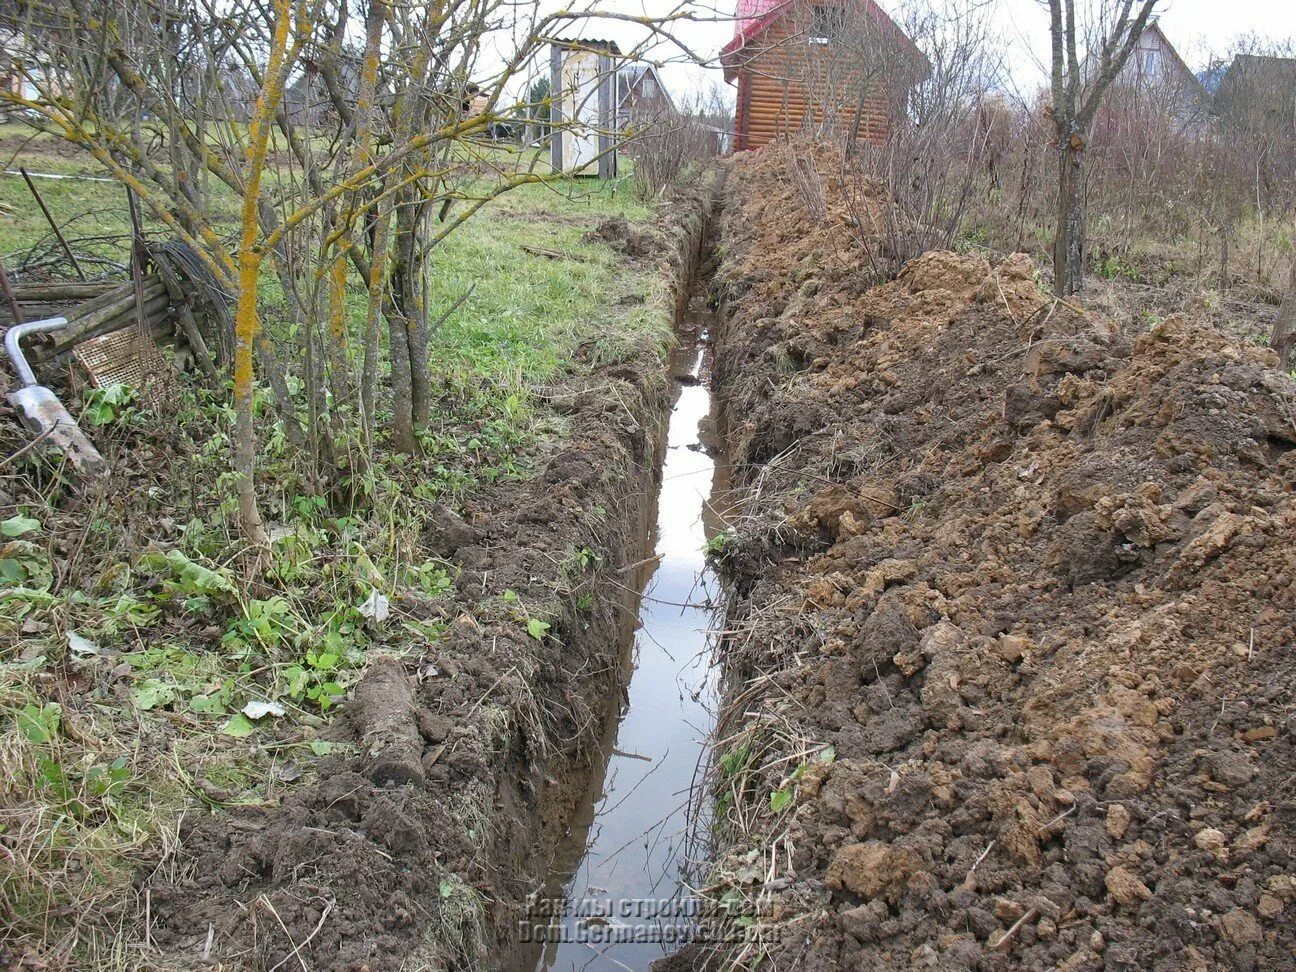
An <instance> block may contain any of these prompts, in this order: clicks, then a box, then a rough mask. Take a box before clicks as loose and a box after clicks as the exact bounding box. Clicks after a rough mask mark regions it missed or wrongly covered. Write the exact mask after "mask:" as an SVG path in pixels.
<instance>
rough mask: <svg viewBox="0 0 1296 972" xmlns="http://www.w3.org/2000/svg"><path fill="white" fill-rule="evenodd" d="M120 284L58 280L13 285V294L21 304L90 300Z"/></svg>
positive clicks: (109, 281)
mask: <svg viewBox="0 0 1296 972" xmlns="http://www.w3.org/2000/svg"><path fill="white" fill-rule="evenodd" d="M120 286H121V284H119V283H116V282H114V281H111V280H107V281H79V280H58V281H53V282H49V283H46V282H31V283H20V284H15V285H14V296H15V297H17V298H18V302H19V303H22V304H27V303H36V304H61V303H73V302H78V301H84V300H90V299H92V298H94V297H98V296H100V295H101V294H105V293H107V292H108V291H110V290H115V289H117V288H118V287H120Z"/></svg>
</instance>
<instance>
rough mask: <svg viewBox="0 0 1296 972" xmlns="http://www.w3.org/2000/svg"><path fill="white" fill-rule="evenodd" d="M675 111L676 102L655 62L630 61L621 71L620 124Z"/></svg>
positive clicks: (623, 127)
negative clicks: (635, 62) (672, 98)
mask: <svg viewBox="0 0 1296 972" xmlns="http://www.w3.org/2000/svg"><path fill="white" fill-rule="evenodd" d="M674 113H675V102H674V101H672V100H671V96H670V92H668V91H667V90H666V85H664V84H662V79H661V74H660V73H659V72H658V70H657V68H656V66H655V65H652V64H634V63H632V64H627V65H625V66H624V67H622V68H621V70H619V71H618V72H617V128H618V129H619V130H620V131H626V130H627V129H628V128H630V127H631V126H632V125H633V124H634V123H635V122H636V121H641V120H651V119H654V118H660V117H662V116H664V115H673V114H674Z"/></svg>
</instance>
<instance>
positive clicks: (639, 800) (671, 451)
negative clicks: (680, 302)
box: [524, 300, 724, 972]
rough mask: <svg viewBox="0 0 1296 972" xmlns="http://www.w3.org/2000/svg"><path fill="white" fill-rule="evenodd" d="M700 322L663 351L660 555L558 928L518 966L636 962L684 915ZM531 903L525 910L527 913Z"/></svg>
mask: <svg viewBox="0 0 1296 972" xmlns="http://www.w3.org/2000/svg"><path fill="white" fill-rule="evenodd" d="M696 302H698V301H696V300H695V303H696ZM713 320H714V319H713V317H712V316H711V314H710V312H709V311H708V310H707V309H706V308H705V307H693V308H690V311H689V314H688V317H687V320H686V321H685V322H684V324H683V326H682V327H681V329H680V333H679V347H678V349H677V350H676V352H675V354H674V356H673V358H672V370H673V374H674V375H675V377H676V378H677V380H678V381H679V397H678V400H677V401H676V403H675V407H674V409H673V411H672V414H671V419H670V427H669V432H668V434H667V448H666V455H665V460H664V464H663V469H662V487H661V494H660V498H659V500H658V515H657V525H656V530H655V532H654V535H653V540H654V545H655V552H656V554H657V555H658V557H659V559H658V560H656V561H655V562H653V563H650V564H649V565H647V566H646V567H645V569H644V571H643V574H642V575H641V576H640V578H638V580H639V582H640V583H641V584H643V598H642V600H641V602H640V605H639V628H638V630H637V632H636V634H635V638H634V644H633V649H632V650H633V657H632V659H631V662H632V664H633V675H632V676H631V679H630V683H629V686H628V687H627V688H626V689H625V690H624V694H623V697H622V698H621V699H619V700H616V699H614V700H610V702H611V704H612V705H614V706H616V707H617V712H616V714H617V715H618V716H619V717H614V718H610V719H609V720H608V731H607V733H606V737H605V739H604V740H603V743H604V746H605V752H606V753H607V763H606V767H605V768H604V767H600V768H599V769H596V771H595V773H594V778H593V779H592V780H591V781H590V790H589V793H588V794H587V797H586V800H585V802H584V803H583V804H582V806H581V807H580V809H579V810H578V811H577V815H576V817H575V818H574V819H573V822H572V827H571V834H570V837H569V838H568V839H567V840H565V841H564V843H563V846H562V847H561V848H560V849H559V854H558V859H557V860H556V862H555V865H554V870H553V873H552V875H551V880H550V889H549V890H550V893H553V894H555V895H556V896H559V897H557V900H555V901H553V902H550V903H549V905H548V908H549V910H548V914H550V915H553V917H552V918H549V919H548V920H549V921H550V922H551V924H550V934H551V935H553V934H554V931H555V930H556V929H557V928H558V927H561V929H562V934H561V938H562V939H563V941H562V942H561V943H554V942H552V941H551V942H550V943H549V944H547V945H545V946H543V947H541V946H538V945H533V946H531V948H532V950H531V951H529V952H527V955H528V956H533V957H534V960H531V959H530V958H528V959H525V960H524V965H525V966H526V967H530V968H536V969H540V970H551V969H552V970H563V972H567V970H572V969H580V970H589V972H603V970H622V972H624V970H626V969H631V970H635V972H641V970H646V969H647V968H648V966H649V964H650V963H651V962H653V961H654V960H655V959H659V958H661V957H662V956H663V955H667V954H670V953H671V952H673V951H674V950H675V948H676V945H675V944H673V943H672V942H671V941H669V939H671V938H672V936H673V935H675V934H678V933H679V932H680V931H683V930H686V929H687V927H688V924H689V922H688V919H687V912H688V910H689V908H690V907H691V903H690V902H689V900H688V898H687V895H686V893H684V892H683V890H682V888H681V884H680V880H681V875H680V871H681V868H682V867H684V866H685V865H686V864H687V863H688V859H687V858H688V852H689V849H690V847H692V846H693V842H694V841H696V839H697V837H698V829H697V820H696V819H695V818H694V817H693V816H692V815H691V814H690V795H691V790H692V787H693V785H694V783H695V782H696V781H695V773H696V772H697V770H698V767H699V764H700V761H701V756H702V754H703V748H704V746H705V744H706V741H707V738H708V736H709V734H710V730H711V727H712V703H713V701H714V699H715V697H716V685H715V673H714V671H713V670H712V668H711V664H710V662H711V658H710V652H709V650H708V645H707V636H708V631H709V629H710V628H711V624H712V620H713V614H714V613H715V611H716V610H718V605H719V582H718V581H717V579H716V578H715V576H714V575H713V574H712V573H711V572H710V571H709V570H708V569H707V566H706V559H705V554H704V551H703V548H704V546H705V544H706V542H707V540H708V539H709V538H710V537H711V536H714V535H715V533H716V532H717V531H718V530H720V529H723V522H722V519H721V512H722V511H719V510H716V509H715V508H714V505H713V503H712V496H713V495H714V496H719V495H721V493H722V489H723V478H724V477H723V472H724V470H723V469H718V468H717V465H716V462H715V460H714V459H713V458H712V456H711V454H710V450H709V448H708V447H709V446H714V445H715V443H714V441H713V438H714V432H715V430H714V418H713V416H712V409H711V394H710V391H709V389H708V387H707V378H708V375H707V374H706V366H707V364H708V360H707V340H708V328H709V327H710V326H711V324H712V323H713ZM600 769H601V770H602V772H600ZM543 910H544V906H543V905H541V906H540V907H538V908H536V909H533V914H532V918H533V920H538V922H539V923H540V924H544V922H545V919H544V918H542V917H541V913H543ZM663 938H665V939H668V941H666V942H663V941H662V939H663ZM631 939H633V940H631ZM646 939H647V940H646Z"/></svg>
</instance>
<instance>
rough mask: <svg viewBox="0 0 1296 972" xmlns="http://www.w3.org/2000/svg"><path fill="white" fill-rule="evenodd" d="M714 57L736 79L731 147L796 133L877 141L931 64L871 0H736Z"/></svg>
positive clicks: (884, 135) (757, 144)
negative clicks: (731, 24)
mask: <svg viewBox="0 0 1296 972" xmlns="http://www.w3.org/2000/svg"><path fill="white" fill-rule="evenodd" d="M720 63H721V65H722V67H723V68H724V75H725V80H726V81H728V82H730V83H731V84H732V83H735V82H736V83H737V85H738V104H737V117H736V120H735V131H734V140H735V144H734V148H735V149H736V150H738V151H742V150H743V149H752V148H759V147H760V146H762V145H765V144H766V143H768V142H770V141H772V140H773V139H775V138H777V137H779V136H780V135H790V134H793V133H796V132H808V133H812V134H820V135H835V136H840V137H844V138H846V139H847V140H849V141H851V142H861V141H872V142H881V141H884V140H885V139H886V138H887V136H888V135H889V133H890V132H891V129H892V127H893V125H894V124H895V121H896V119H897V118H899V117H902V116H903V114H904V112H905V110H906V107H907V105H908V99H909V92H910V90H911V89H912V88H913V86H914V85H915V84H918V83H919V82H921V81H922V80H923V79H925V78H926V77H927V76H928V74H929V73H930V65H929V64H928V62H927V59H926V57H924V56H923V54H922V52H921V51H919V50H918V48H917V47H916V46H915V45H914V43H913V41H912V40H911V39H910V38H909V37H908V36H906V34H905V33H904V31H902V30H901V29H900V28H899V27H898V26H896V23H895V22H894V21H893V20H892V19H891V18H890V17H888V16H887V14H886V12H885V11H883V10H882V8H881V7H879V6H878V5H877V3H876V2H874V0H738V21H737V28H736V31H735V34H734V37H733V40H731V41H730V42H729V43H728V44H726V45H725V47H724V48H723V49H722V50H721V52H720Z"/></svg>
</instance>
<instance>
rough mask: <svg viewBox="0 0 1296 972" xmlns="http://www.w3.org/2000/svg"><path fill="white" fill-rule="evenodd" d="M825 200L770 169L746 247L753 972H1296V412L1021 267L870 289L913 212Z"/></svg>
mask: <svg viewBox="0 0 1296 972" xmlns="http://www.w3.org/2000/svg"><path fill="white" fill-rule="evenodd" d="M796 165H802V166H803V165H804V157H802V159H801V160H800V161H798V159H797V158H796V157H794V153H793V151H792V150H790V149H772V150H769V151H766V152H763V153H761V154H760V155H759V156H744V157H741V158H740V159H739V160H738V161H737V162H736V163H735V166H736V169H737V171H736V173H735V175H736V178H731V179H730V181H729V185H730V186H731V187H732V188H731V191H730V196H729V199H728V201H727V205H726V210H725V216H724V222H723V244H722V246H723V253H724V264H723V267H722V269H721V279H720V287H721V288H722V291H723V298H724V302H725V307H724V315H723V316H724V325H723V333H722V336H721V342H720V352H719V355H718V359H719V362H720V368H719V370H718V381H719V386H720V387H719V392H720V395H721V400H722V403H723V406H724V409H725V414H726V416H727V417H728V423H729V428H730V443H731V446H732V449H733V452H732V456H731V457H732V459H733V461H734V463H735V467H736V478H737V484H738V492H739V496H740V498H741V499H742V503H743V505H742V507H741V516H740V517H739V530H738V535H737V537H736V538H735V539H734V540H733V542H732V543H729V544H727V545H726V547H725V551H724V554H723V559H724V564H725V567H726V569H727V571H728V574H729V578H730V582H731V586H732V587H733V595H732V601H731V614H730V620H729V624H728V626H727V627H728V629H729V630H730V632H731V634H730V636H729V640H728V643H727V646H726V651H727V657H726V669H727V674H728V676H729V683H728V684H729V686H730V700H731V705H730V708H729V711H728V712H727V713H725V714H724V715H723V721H722V724H721V730H720V732H719V734H718V735H719V737H720V738H721V739H725V738H728V739H730V740H743V745H744V746H746V747H748V749H747V750H743V751H742V754H741V755H742V756H743V757H744V758H746V757H747V754H748V751H750V753H752V754H754V755H752V756H751V758H750V763H749V765H750V766H751V767H752V771H751V772H752V778H751V780H750V781H749V783H748V784H747V785H746V786H745V788H744V790H743V796H742V800H743V804H742V805H738V806H732V807H731V808H730V809H728V811H727V814H726V816H725V819H723V820H722V821H721V822H720V823H719V824H718V825H717V834H718V835H719V836H720V838H721V840H722V841H723V842H726V843H727V848H725V849H724V851H723V852H722V856H721V859H720V860H719V863H718V864H717V867H716V872H715V878H716V886H717V887H723V886H725V885H726V883H727V884H728V886H729V887H730V888H731V890H736V891H739V892H741V894H742V895H745V896H747V897H748V898H749V899H750V898H753V897H754V896H755V895H756V894H757V893H758V892H759V893H760V894H761V900H762V902H763V905H762V915H763V918H762V921H763V923H764V926H765V940H764V941H763V943H762V944H760V945H759V946H753V945H748V946H746V948H744V949H742V954H743V956H744V960H745V961H754V958H755V957H756V956H757V955H758V954H759V953H760V952H762V951H768V952H772V953H774V955H775V956H776V957H777V958H778V959H779V962H778V967H781V968H782V967H791V964H788V963H791V962H792V961H793V960H795V961H796V962H797V963H798V967H804V968H808V969H881V968H934V969H943V970H944V969H991V968H995V969H998V968H1027V969H1054V968H1062V969H1068V970H1081V969H1103V968H1107V969H1127V968H1147V969H1203V970H1204V969H1231V968H1238V969H1253V968H1261V969H1289V968H1292V967H1293V964H1294V963H1296V957H1294V952H1293V950H1294V949H1296V931H1294V930H1293V928H1294V926H1293V922H1292V916H1293V913H1296V867H1294V865H1293V856H1292V822H1293V809H1292V807H1293V803H1292V801H1293V796H1294V795H1296V794H1294V792H1293V791H1294V788H1296V755H1294V754H1293V749H1292V746H1291V731H1292V725H1291V718H1292V712H1293V680H1294V679H1296V656H1294V655H1293V647H1292V645H1293V637H1294V636H1296V635H1294V631H1296V614H1294V610H1296V592H1294V590H1293V585H1294V584H1296V502H1294V501H1293V493H1292V488H1293V485H1294V484H1296V453H1293V452H1292V451H1291V450H1292V449H1293V446H1294V445H1296V386H1294V384H1293V382H1292V381H1291V380H1290V379H1289V378H1288V377H1287V376H1286V375H1284V374H1283V373H1281V372H1280V371H1278V370H1276V369H1275V364H1276V358H1275V356H1274V355H1273V354H1271V353H1270V352H1269V351H1267V350H1263V349H1261V348H1258V347H1253V346H1244V345H1241V344H1239V343H1238V342H1236V341H1235V340H1232V339H1231V338H1229V337H1227V336H1225V335H1223V334H1222V333H1220V332H1218V331H1215V330H1212V329H1210V328H1208V327H1202V326H1197V325H1195V324H1194V323H1193V322H1191V321H1187V320H1182V319H1170V320H1166V321H1164V322H1161V323H1160V324H1158V325H1156V326H1155V327H1154V328H1152V329H1151V331H1150V332H1149V333H1146V334H1143V335H1140V336H1137V337H1131V336H1129V335H1127V334H1125V333H1122V332H1121V330H1120V329H1119V328H1118V327H1116V326H1115V325H1113V324H1111V323H1110V322H1107V321H1104V320H1101V319H1098V318H1096V317H1094V316H1092V315H1091V314H1088V313H1086V312H1085V311H1084V310H1082V309H1080V308H1078V307H1071V306H1069V305H1066V304H1061V303H1058V302H1055V301H1053V300H1052V299H1050V298H1047V297H1045V295H1044V294H1042V293H1041V291H1040V290H1039V288H1038V287H1037V285H1036V282H1035V279H1034V268H1033V266H1032V264H1031V263H1030V262H1029V261H1028V260H1027V259H1026V258H1024V257H1021V256H1014V257H1011V258H1009V259H1007V260H1005V261H1003V262H1000V263H994V264H992V263H988V262H987V261H986V260H984V259H981V258H979V257H975V256H964V255H958V254H954V253H947V252H937V253H929V254H927V255H926V256H923V257H922V258H920V259H918V260H916V261H914V262H912V263H910V264H908V265H907V266H906V267H905V268H904V270H903V271H902V272H901V273H900V275H899V277H898V279H896V280H894V281H892V282H889V283H886V284H884V285H881V286H877V287H874V288H871V289H870V288H869V287H868V286H867V282H866V279H865V273H864V271H863V270H862V269H861V267H862V263H861V249H862V247H861V246H860V244H859V242H858V240H857V238H856V237H857V230H856V229H854V228H853V227H856V226H859V225H860V221H859V220H858V218H857V216H855V217H853V216H851V215H850V214H852V213H854V214H858V213H859V212H860V209H861V205H862V203H867V207H866V208H868V207H871V208H872V209H873V210H874V211H876V210H877V208H878V207H879V206H880V205H881V203H880V202H879V200H878V199H877V198H876V197H874V198H872V199H871V200H864V201H861V200H859V199H855V200H854V201H853V204H850V205H848V200H844V199H843V198H842V196H841V191H840V189H839V187H837V186H835V185H834V183H833V181H832V179H831V178H830V176H829V175H828V173H830V172H832V171H834V169H833V166H832V165H821V167H820V168H821V171H823V172H824V175H823V177H822V184H823V189H822V193H823V195H822V201H823V205H819V204H818V203H817V202H815V201H813V200H811V201H809V202H807V193H808V192H809V190H808V189H807V182H806V179H805V178H804V177H803V175H801V176H798V174H797V173H796V172H795V171H794V168H795V166H796ZM811 188H813V187H811ZM815 212H818V213H819V214H820V216H821V218H820V219H818V220H816V219H815V218H814V216H813V215H812V214H814V213H815ZM825 744H827V745H831V746H832V747H833V749H832V750H825V749H823V748H822V747H823V746H824V745H825ZM729 752H730V753H731V754H735V750H734V749H733V748H730V749H729ZM724 755H725V754H724V753H723V752H722V753H721V754H720V767H721V770H720V775H721V776H724V774H725V773H733V772H735V767H738V766H740V765H742V764H743V759H731V760H729V761H727V762H726V761H725V760H724ZM735 755H737V754H735ZM789 790H790V791H791V792H792V793H793V798H792V800H791V801H790V802H789V801H786V800H785V799H784V798H783V797H782V796H780V794H781V793H787V792H788V791H789ZM722 808H723V801H722ZM762 889H763V890H762ZM734 948H735V949H737V948H738V947H737V946H734ZM729 954H730V955H731V956H732V955H733V954H734V953H733V952H730V953H729Z"/></svg>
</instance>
